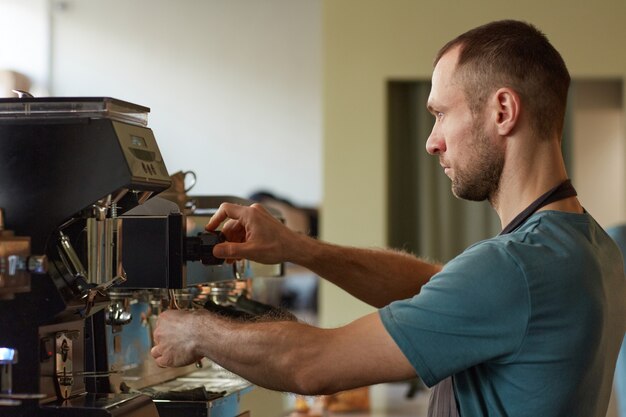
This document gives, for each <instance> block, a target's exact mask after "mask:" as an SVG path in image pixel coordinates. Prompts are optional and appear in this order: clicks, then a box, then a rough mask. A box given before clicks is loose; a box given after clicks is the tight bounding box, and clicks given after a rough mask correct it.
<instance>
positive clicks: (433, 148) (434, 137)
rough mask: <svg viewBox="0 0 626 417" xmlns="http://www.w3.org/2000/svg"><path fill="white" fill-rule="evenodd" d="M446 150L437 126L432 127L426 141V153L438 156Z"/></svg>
mask: <svg viewBox="0 0 626 417" xmlns="http://www.w3.org/2000/svg"><path fill="white" fill-rule="evenodd" d="M445 150H446V142H445V141H444V139H443V136H442V135H441V134H440V133H439V132H438V129H437V126H434V127H433V130H432V131H431V132H430V136H428V140H426V152H428V153H429V154H431V155H438V154H440V153H442V152H445Z"/></svg>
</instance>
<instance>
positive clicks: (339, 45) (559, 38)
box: [320, 0, 626, 326]
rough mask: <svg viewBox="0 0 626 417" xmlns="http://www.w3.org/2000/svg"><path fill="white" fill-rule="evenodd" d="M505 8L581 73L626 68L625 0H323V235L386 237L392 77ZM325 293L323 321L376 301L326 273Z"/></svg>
mask: <svg viewBox="0 0 626 417" xmlns="http://www.w3.org/2000/svg"><path fill="white" fill-rule="evenodd" d="M505 18H513V19H520V20H526V21H529V22H531V23H533V24H535V25H536V26H538V27H539V28H540V29H541V30H542V31H543V32H544V33H546V35H547V36H548V38H549V39H550V40H551V41H552V43H553V44H554V45H555V47H556V48H557V49H558V50H559V51H560V52H561V54H562V55H563V58H564V59H565V61H566V63H567V64H568V67H569V69H570V72H571V74H572V76H573V77H574V78H586V77H600V78H602V77H619V78H624V77H625V76H626V52H625V51H626V49H625V43H626V2H624V1H622V0H599V1H595V2H588V1H571V0H570V1H566V0H558V1H545V0H544V1H519V2H504V1H494V0H476V1H471V2H470V1H459V0H456V1H453V0H440V1H438V2H426V1H418V0H384V1H383V0H324V1H323V16H322V21H323V25H324V28H323V33H324V39H323V51H324V52H323V53H324V56H323V62H324V99H323V103H324V125H325V126H324V182H323V184H324V198H323V217H322V229H321V230H322V236H323V238H324V240H327V241H332V242H336V243H341V244H348V245H355V246H379V247H380V246H384V245H385V243H386V233H387V230H386V209H387V208H386V201H387V199H386V197H387V189H386V181H387V178H386V134H385V130H386V115H385V112H386V106H385V97H386V95H385V91H386V90H385V84H386V81H387V80H389V79H406V78H410V79H429V78H430V74H431V71H432V59H433V57H434V55H435V53H436V52H437V50H438V49H439V47H441V46H442V45H443V44H444V43H445V42H447V41H448V40H450V39H451V38H453V37H455V36H456V35H458V34H460V33H462V32H464V31H466V30H468V29H470V28H472V27H474V26H478V25H480V24H483V23H486V22H488V21H491V20H497V19H505ZM424 139H426V138H424ZM320 295H321V297H320V322H321V324H322V325H323V326H335V325H340V324H344V323H346V322H348V321H350V320H351V319H354V318H356V317H358V316H360V315H362V314H364V313H365V312H368V311H371V309H370V308H369V307H367V306H365V305H364V304H362V303H359V302H357V301H355V300H354V299H352V298H351V297H349V296H347V295H345V294H344V293H343V292H342V291H340V290H338V289H337V288H336V287H334V286H332V285H331V284H328V283H323V284H322V287H321V290H320Z"/></svg>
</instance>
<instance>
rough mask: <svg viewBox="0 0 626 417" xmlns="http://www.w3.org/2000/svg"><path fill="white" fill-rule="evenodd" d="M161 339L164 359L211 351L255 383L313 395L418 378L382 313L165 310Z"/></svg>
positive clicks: (184, 359) (156, 352)
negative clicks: (337, 322)
mask: <svg viewBox="0 0 626 417" xmlns="http://www.w3.org/2000/svg"><path fill="white" fill-rule="evenodd" d="M154 340H155V343H156V345H155V347H154V348H153V349H152V356H154V358H155V359H156V362H157V364H158V365H160V366H183V365H188V364H190V363H193V362H195V361H196V360H197V359H198V358H200V357H207V358H209V359H211V360H213V361H214V362H216V363H217V364H219V365H221V366H223V367H224V368H226V369H228V370H229V371H231V372H234V373H235V374H237V375H240V376H241V377H243V378H245V379H247V380H248V381H250V382H252V383H253V384H255V385H259V386H262V387H265V388H269V389H273V390H280V391H288V392H294V393H300V394H305V395H320V394H328V393H334V392H338V391H342V390H346V389H351V388H355V387H359V386H365V385H371V384H375V383H382V382H391V381H402V380H406V379H410V378H413V377H415V370H414V369H413V367H412V366H411V364H410V363H409V361H408V360H407V358H406V357H405V356H404V354H403V353H402V352H401V351H400V349H399V348H398V346H397V345H396V344H395V342H394V341H393V339H392V338H391V336H390V335H389V334H388V333H387V331H386V330H385V328H384V326H383V324H382V321H381V320H380V317H379V315H378V313H377V312H376V313H371V314H369V315H367V316H365V317H362V318H360V319H358V320H355V321H354V322H352V323H350V324H348V325H347V326H344V327H340V328H337V329H319V328H316V327H312V326H309V325H306V324H302V323H297V322H292V321H279V322H278V321H277V322H262V323H245V322H236V321H232V320H228V319H224V318H222V317H219V316H216V315H214V314H212V313H209V312H206V311H200V310H198V311H192V312H190V311H180V310H170V311H166V312H164V313H162V314H160V315H159V319H158V327H157V330H156V331H155V334H154Z"/></svg>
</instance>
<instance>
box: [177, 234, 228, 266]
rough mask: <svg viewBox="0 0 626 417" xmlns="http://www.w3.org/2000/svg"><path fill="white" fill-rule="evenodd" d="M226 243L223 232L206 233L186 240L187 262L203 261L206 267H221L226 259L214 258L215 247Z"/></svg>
mask: <svg viewBox="0 0 626 417" xmlns="http://www.w3.org/2000/svg"><path fill="white" fill-rule="evenodd" d="M225 241H226V237H225V236H224V235H223V234H222V233H221V232H204V233H199V234H198V235H197V236H191V237H187V238H185V243H186V244H185V261H202V264H204V265H221V264H223V263H224V259H221V258H216V257H215V256H213V247H214V246H215V245H217V244H218V243H222V242H225Z"/></svg>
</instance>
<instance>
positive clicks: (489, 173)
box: [452, 121, 504, 204]
mask: <svg viewBox="0 0 626 417" xmlns="http://www.w3.org/2000/svg"><path fill="white" fill-rule="evenodd" d="M472 135H473V138H474V147H473V148H472V149H471V150H470V152H469V155H468V159H467V161H468V163H467V164H466V166H465V168H463V169H457V170H456V175H455V176H454V178H453V179H452V193H453V194H454V195H455V196H456V197H457V198H461V199H464V200H470V201H484V200H488V201H489V202H490V203H492V204H493V202H494V201H495V200H496V197H497V195H498V190H499V186H500V177H501V176H502V170H503V169H504V154H503V152H502V150H501V149H499V148H495V147H494V146H493V144H491V142H490V139H489V137H488V136H487V134H486V133H485V132H484V130H483V129H482V128H480V126H479V123H478V121H477V123H475V124H474V127H473V129H472Z"/></svg>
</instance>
